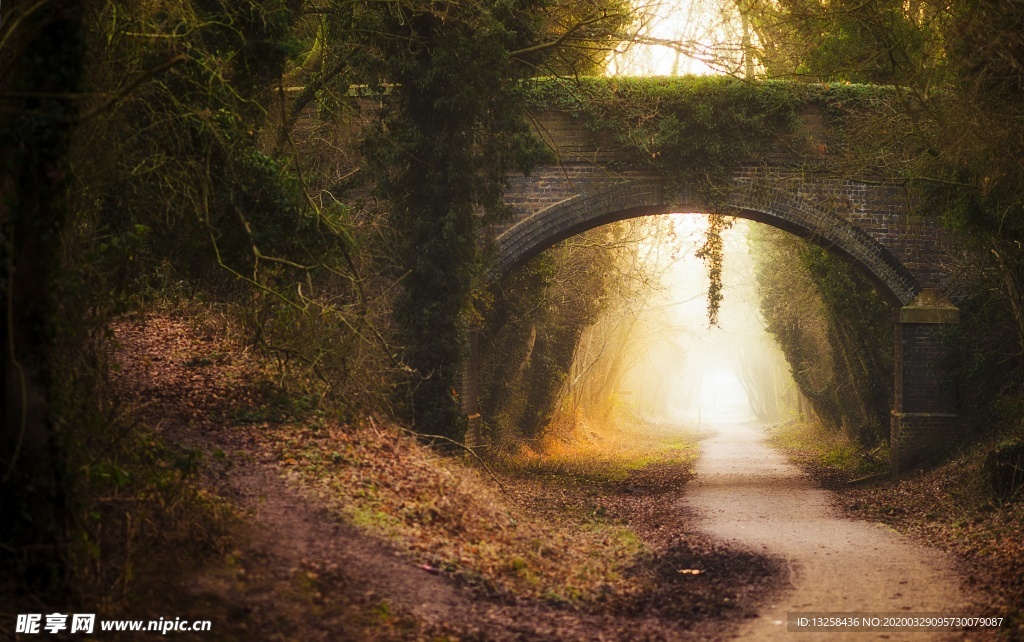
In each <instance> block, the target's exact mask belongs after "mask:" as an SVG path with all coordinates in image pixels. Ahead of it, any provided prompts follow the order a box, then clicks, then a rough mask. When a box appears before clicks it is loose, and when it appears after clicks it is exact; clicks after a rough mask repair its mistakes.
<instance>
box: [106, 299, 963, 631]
mask: <svg viewBox="0 0 1024 642" xmlns="http://www.w3.org/2000/svg"><path fill="white" fill-rule="evenodd" d="M112 330H113V333H114V336H115V338H116V342H117V344H118V348H117V354H116V360H117V363H118V365H119V373H118V374H117V375H116V376H115V378H114V381H113V385H114V388H115V390H116V393H117V395H118V396H119V397H120V399H121V400H122V403H123V404H125V405H126V406H127V407H129V408H130V409H131V413H132V415H133V416H134V418H135V420H136V421H137V422H138V423H139V425H140V426H142V427H143V430H145V431H149V432H151V433H152V434H153V435H154V438H157V439H161V440H164V441H167V442H171V443H173V444H176V445H177V446H178V447H181V448H185V449H186V451H187V452H191V453H195V459H196V460H197V461H200V462H201V464H200V465H199V466H198V469H199V471H200V473H199V475H200V476H199V483H200V484H201V485H202V486H203V487H204V488H203V491H202V492H205V493H209V495H210V496H211V497H216V498H219V499H218V500H217V501H220V502H222V503H223V504H225V505H227V506H229V507H230V510H231V512H232V513H233V514H234V515H235V516H236V518H235V519H234V521H233V526H232V527H231V528H230V532H229V533H228V536H227V543H228V545H227V547H226V548H224V549H223V550H224V551H225V554H223V555H214V556H212V557H208V558H207V560H206V563H205V564H204V565H201V566H199V567H194V566H191V565H187V566H185V567H183V568H180V569H176V570H175V572H164V573H163V574H162V575H161V573H160V572H159V571H160V570H161V569H146V568H138V569H135V571H134V573H135V578H136V579H135V584H134V586H133V590H132V591H130V593H131V595H132V597H130V598H129V599H128V601H129V603H128V604H125V605H123V608H124V611H125V613H126V614H127V613H131V615H126V616H127V617H137V618H138V617H153V618H155V617H159V616H164V617H166V616H168V615H171V616H172V617H173V616H180V617H183V618H188V619H208V620H210V621H211V622H212V623H213V627H214V630H215V635H214V636H213V637H214V638H215V639H218V640H229V641H230V640H239V641H241V640H250V639H260V640H304V641H305V640H325V641H326V640H687V639H691V640H696V639H701V640H705V639H734V638H737V637H740V638H744V639H758V640H760V639H767V638H770V637H773V636H781V635H784V631H785V628H786V627H785V625H784V623H783V620H784V618H785V612H786V611H790V610H825V611H843V610H845V611H849V610H856V609H871V610H892V611H896V612H899V611H900V610H901V609H903V610H904V612H907V611H906V609H912V611H913V612H916V611H919V610H920V609H921V608H925V607H927V608H929V609H932V608H934V609H941V610H943V611H945V610H946V609H950V608H954V607H956V608H968V606H965V605H964V604H963V602H964V600H963V599H961V596H960V594H959V592H958V589H959V580H958V578H957V575H956V573H954V572H952V571H951V570H949V569H948V568H947V566H948V564H947V562H946V561H945V558H944V557H943V556H942V555H941V554H940V553H938V552H936V551H929V550H927V549H926V548H925V547H923V546H920V545H914V544H911V543H909V542H908V541H907V540H906V539H905V538H902V537H900V536H899V535H897V534H896V533H894V532H892V531H891V530H888V529H885V528H884V527H881V526H879V525H877V524H864V523H863V522H857V521H852V520H849V519H847V518H844V517H843V516H842V515H841V514H840V512H839V511H835V510H833V509H831V508H829V504H830V502H832V501H834V497H835V496H834V495H832V494H830V493H829V492H827V491H825V490H822V489H820V488H818V487H817V486H816V485H815V484H813V483H811V482H809V481H807V480H806V479H804V478H802V476H801V475H800V474H798V473H797V472H796V469H795V468H794V467H793V466H791V465H789V464H788V463H786V462H785V460H784V457H783V456H782V455H780V454H778V453H775V452H774V451H773V450H771V449H770V448H769V447H768V446H767V445H766V443H765V440H764V435H763V430H762V429H761V428H759V427H753V426H734V427H732V428H728V427H725V429H719V430H717V431H711V432H709V433H708V434H703V435H698V434H696V433H694V432H693V431H687V430H684V429H681V428H679V427H674V426H645V427H644V429H643V430H642V431H632V432H630V431H628V430H624V431H622V432H620V433H619V434H617V435H616V434H593V435H592V436H591V437H592V438H591V439H588V440H585V443H579V444H576V445H572V444H568V445H565V444H563V445H562V446H560V447H553V448H548V449H546V451H545V452H543V453H542V452H535V453H532V454H530V453H527V456H525V457H519V458H517V459H506V460H498V461H491V463H490V464H489V465H486V466H485V465H483V464H482V463H481V462H479V461H477V460H475V459H473V458H471V457H467V456H452V455H450V454H449V455H444V454H442V453H440V452H438V451H437V450H436V449H434V448H431V447H429V446H427V445H425V444H424V443H423V441H422V440H421V439H420V438H417V437H416V436H414V435H412V434H410V433H409V431H408V430H405V429H403V428H402V427H401V426H397V425H393V424H391V423H389V422H386V421H381V420H378V419H375V418H373V417H365V418H363V420H360V421H358V422H353V423H351V424H350V423H345V422H343V421H342V420H340V419H338V418H335V417H332V416H331V415H330V413H328V412H323V411H321V410H317V409H316V404H313V403H310V402H309V400H308V399H305V398H303V397H302V396H301V395H300V396H296V395H294V394H283V393H282V392H281V391H280V388H279V386H278V385H277V382H275V380H274V372H273V368H272V367H271V365H272V364H267V363H266V362H264V361H262V360H260V359H258V358H256V357H254V356H253V355H251V354H249V353H247V352H246V351H244V350H241V349H239V348H238V346H236V345H233V344H232V343H231V341H230V340H229V337H228V335H229V334H230V333H227V332H223V331H219V330H217V329H216V328H215V327H212V326H202V325H192V324H190V323H189V322H187V321H185V320H183V319H179V318H174V317H171V316H158V315H144V316H136V317H131V318H125V319H123V320H121V321H120V322H118V323H117V324H115V325H114V327H113V328H112ZM701 440H703V441H701ZM698 442H700V443H699V444H698ZM549 446H550V445H549ZM556 446H557V445H556ZM698 451H700V452H701V453H702V454H701V457H700V458H699V459H698V457H697V453H698ZM695 475H696V479H695ZM838 497H839V498H840V500H839V501H840V502H844V501H848V498H849V497H851V496H850V495H844V494H840V495H838ZM865 505H866V504H865ZM872 521H874V522H877V521H880V520H878V519H872ZM164 570H165V571H166V569H164ZM858 582H859V584H858ZM861 584H863V585H864V587H862V588H863V590H861V588H857V587H858V586H860V585H861ZM972 592H973V591H972V590H971V589H970V587H967V591H966V593H968V594H970V593H972ZM961 614H968V615H970V614H973V615H977V614H979V613H975V612H973V611H972V612H971V613H961ZM178 635H179V637H180V638H181V639H190V638H189V637H188V635H187V634H178ZM803 635H804V636H807V637H808V638H809V639H817V637H816V636H815V635H814V634H803ZM210 637H211V636H210V634H197V635H196V636H195V638H194V639H197V640H198V639H210ZM832 637H833V636H832V635H831V634H825V637H824V638H822V639H831V638H832ZM881 637H883V638H887V639H897V637H898V636H892V635H888V636H887V635H882V636H881ZM941 637H942V636H941V635H937V634H931V635H928V634H924V635H921V634H917V635H916V637H915V639H940V638H941ZM953 637H956V638H957V639H962V638H968V639H979V638H978V636H976V635H973V634H968V635H963V634H954V635H953Z"/></svg>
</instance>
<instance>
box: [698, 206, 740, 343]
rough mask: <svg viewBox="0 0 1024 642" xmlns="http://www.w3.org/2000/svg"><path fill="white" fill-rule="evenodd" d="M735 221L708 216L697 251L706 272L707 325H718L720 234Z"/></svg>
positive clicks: (719, 303)
mask: <svg viewBox="0 0 1024 642" xmlns="http://www.w3.org/2000/svg"><path fill="white" fill-rule="evenodd" d="M733 222H735V219H733V218H732V217H727V216H722V215H721V214H708V229H707V231H706V232H705V233H704V244H703V245H701V246H700V248H698V249H697V253H696V255H697V258H698V259H700V260H701V261H703V262H704V267H705V268H707V271H708V323H709V324H711V325H718V311H719V309H720V308H721V307H722V299H723V298H725V297H724V295H723V294H722V254H723V252H722V250H723V243H722V232H724V231H725V230H727V229H729V228H730V227H732V224H733Z"/></svg>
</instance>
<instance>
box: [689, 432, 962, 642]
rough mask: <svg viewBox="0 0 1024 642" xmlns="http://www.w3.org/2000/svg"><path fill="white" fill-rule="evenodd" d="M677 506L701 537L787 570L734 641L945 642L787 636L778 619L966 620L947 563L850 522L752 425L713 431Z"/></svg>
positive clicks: (926, 636)
mask: <svg viewBox="0 0 1024 642" xmlns="http://www.w3.org/2000/svg"><path fill="white" fill-rule="evenodd" d="M711 430H712V431H713V435H712V436H711V437H709V438H708V439H707V440H706V441H705V442H704V444H703V453H702V455H701V458H700V460H699V462H698V464H697V476H696V479H695V480H694V482H691V484H690V488H689V492H688V494H687V497H688V500H687V504H688V505H689V506H690V507H691V508H692V509H694V510H696V511H697V513H698V514H700V515H701V516H702V517H703V519H704V529H705V530H706V532H707V533H708V534H709V535H711V536H713V537H717V538H721V539H722V540H724V541H725V542H727V543H732V544H736V545H739V546H743V547H746V548H748V549H750V550H752V551H757V552H760V553H765V554H769V555H778V556H781V557H782V558H784V559H786V560H787V561H788V565H789V569H790V584H791V589H790V590H789V591H785V592H783V593H782V594H781V595H779V596H778V598H777V599H776V600H774V603H773V604H767V605H765V606H764V607H763V608H761V609H760V612H759V614H758V617H757V618H755V619H752V620H750V621H749V622H748V623H746V624H745V625H744V626H743V627H742V628H741V629H740V631H739V633H738V639H744V640H773V639H783V638H786V637H792V636H799V637H800V639H801V640H814V639H828V640H835V639H858V640H865V639H889V640H902V639H913V640H945V639H964V634H963V633H953V634H946V633H922V632H917V633H885V634H881V633H849V634H847V635H846V636H840V635H837V634H835V633H796V632H793V633H787V630H786V629H787V627H786V617H787V616H786V614H787V612H887V613H906V614H914V613H918V614H919V613H926V612H934V613H937V612H941V613H947V614H960V615H971V614H972V613H970V611H968V610H966V608H965V606H964V605H965V604H966V599H965V597H964V596H963V595H962V594H961V592H960V590H959V584H960V583H959V578H958V577H957V576H956V574H955V573H954V572H953V571H952V570H951V567H950V560H949V559H948V558H947V557H946V556H944V555H942V554H941V553H940V552H938V551H935V550H932V549H927V548H925V547H922V546H919V545H916V544H913V543H911V542H910V541H908V540H907V539H905V538H903V537H902V536H900V535H899V534H897V533H896V532H894V531H892V530H891V529H889V528H887V527H885V526H883V525H881V524H870V523H867V522H859V521H853V520H850V519H848V518H846V517H844V516H842V515H840V514H839V513H838V511H837V510H835V509H834V508H833V507H832V506H831V503H830V494H829V493H828V491H826V490H823V489H821V488H820V487H818V486H817V485H816V484H814V483H813V482H811V481H809V480H807V479H805V478H804V476H803V475H802V474H801V473H800V471H799V470H798V469H797V468H796V467H795V466H793V465H791V464H790V463H788V461H787V460H786V458H785V457H784V456H783V455H781V454H779V453H777V452H775V451H774V450H772V449H771V448H770V447H769V446H768V445H767V444H766V443H765V435H764V428H763V427H762V426H758V425H755V424H727V425H719V426H714V427H712V429H711Z"/></svg>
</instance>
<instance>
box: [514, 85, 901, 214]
mask: <svg viewBox="0 0 1024 642" xmlns="http://www.w3.org/2000/svg"><path fill="white" fill-rule="evenodd" d="M521 91H522V92H524V94H525V96H526V102H527V104H528V106H529V107H530V108H531V109H534V110H538V111H548V110H554V111H563V112H568V113H571V114H573V115H575V116H577V117H579V118H581V119H582V121H583V122H584V123H585V124H586V125H587V126H588V127H589V128H591V129H593V130H595V131H596V130H610V131H611V132H612V134H613V135H614V137H615V139H616V141H618V142H619V143H622V144H623V145H628V146H629V147H631V148H633V149H635V150H636V152H637V153H638V155H639V156H640V157H641V158H643V159H646V160H648V161H649V162H650V163H651V165H652V167H653V168H655V169H656V170H657V171H659V172H661V173H663V174H664V175H665V176H666V177H668V178H669V180H670V181H672V182H676V183H678V184H686V185H688V186H690V187H691V188H696V189H698V190H700V191H701V192H703V195H704V196H705V197H707V198H708V199H709V200H713V199H714V197H715V195H716V194H721V193H723V192H724V189H725V188H727V187H728V182H729V180H730V178H731V175H732V171H733V170H734V169H735V168H736V167H737V166H739V165H741V164H744V163H751V162H758V161H760V160H763V158H764V155H765V153H766V150H772V149H775V148H777V145H776V143H777V141H778V140H779V139H780V138H781V137H785V136H787V135H791V134H793V133H794V132H795V131H796V130H797V128H798V127H799V126H800V125H801V123H802V118H801V116H802V115H803V114H804V113H806V112H808V111H809V110H815V109H816V110H818V111H819V112H820V113H821V114H822V122H823V124H824V126H825V127H826V128H827V129H828V130H829V132H830V133H832V134H834V136H832V137H831V138H832V139H834V140H837V141H843V138H844V137H843V136H842V135H841V134H842V132H843V130H844V129H845V128H846V126H847V124H848V123H849V122H850V120H851V119H854V118H856V119H863V117H865V116H870V115H871V114H877V113H879V110H880V109H881V108H883V107H887V108H889V109H891V108H892V107H893V105H894V104H896V103H898V102H899V101H898V100H897V99H898V98H899V94H898V91H897V90H896V89H895V88H893V87H884V86H876V85H853V84H847V83H842V84H807V83H796V82H789V81H767V82H748V81H744V80H739V79H735V78H731V77H723V76H676V77H653V78H633V77H618V78H605V77H582V78H573V79H566V78H549V79H535V80H532V81H529V82H527V83H524V84H523V85H522V89H521ZM793 140H794V141H795V142H796V143H798V144H800V142H801V141H800V140H799V138H798V137H797V138H794V139H793ZM805 142H806V141H805ZM840 146H844V147H845V146H846V145H845V144H843V143H842V142H841V143H840ZM798 151H803V152H804V153H807V154H808V155H813V154H814V153H815V152H816V151H818V150H813V149H804V150H798ZM830 151H838V150H830Z"/></svg>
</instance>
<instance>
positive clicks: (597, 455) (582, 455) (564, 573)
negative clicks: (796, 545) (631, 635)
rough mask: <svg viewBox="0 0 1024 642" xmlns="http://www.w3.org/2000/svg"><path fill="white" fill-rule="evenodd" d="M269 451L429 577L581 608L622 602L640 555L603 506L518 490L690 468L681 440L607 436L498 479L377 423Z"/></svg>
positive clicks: (306, 433) (536, 457)
mask: <svg viewBox="0 0 1024 642" xmlns="http://www.w3.org/2000/svg"><path fill="white" fill-rule="evenodd" d="M267 446H268V447H270V448H272V449H274V452H275V455H276V457H277V459H278V460H279V461H280V462H281V463H282V465H284V466H285V467H287V468H288V469H289V471H290V472H289V476H290V477H291V478H292V479H293V480H295V481H297V482H299V483H300V484H302V485H303V486H305V487H307V488H309V489H310V490H311V491H313V492H314V493H315V494H317V495H319V496H320V497H321V498H322V499H323V500H325V501H327V502H328V503H329V504H330V505H331V506H332V507H333V509H334V510H335V511H337V512H338V513H339V514H340V515H342V516H343V517H344V518H345V519H346V520H347V521H349V522H351V523H353V524H354V525H356V526H357V527H359V528H360V529H362V530H363V531H364V532H367V533H369V534H372V535H376V536H384V537H386V538H390V539H392V540H394V541H396V542H398V543H399V544H400V545H401V546H402V547H404V548H405V550H406V551H407V552H408V553H409V554H411V555H412V556H414V557H415V558H416V559H417V560H419V561H420V562H421V563H422V564H423V565H424V570H427V571H429V572H445V573H449V574H451V575H453V576H456V577H459V578H461V579H462V580H464V581H466V582H468V583H470V584H474V585H477V586H479V587H481V588H483V589H484V590H486V591H488V592H493V593H497V594H503V595H517V596H529V597H535V598H540V599H544V600H547V601H551V602H555V603H562V602H567V603H574V604H579V605H584V604H587V603H591V602H593V601H594V600H596V599H598V598H599V597H600V596H602V595H607V594H610V593H616V592H621V591H622V589H623V587H624V585H625V583H627V582H628V580H627V579H625V577H624V575H625V571H626V569H627V568H629V567H630V566H631V565H632V564H634V563H636V561H637V559H638V556H639V555H640V554H642V553H643V552H644V551H645V545H644V543H643V542H642V540H641V539H640V538H639V537H638V536H637V535H636V533H634V532H633V531H632V530H630V528H628V527H627V526H626V525H624V524H622V523H620V522H619V521H618V520H616V519H614V518H613V517H611V516H609V515H607V514H606V512H605V511H604V510H603V509H602V508H601V507H600V506H599V505H597V504H596V503H595V504H592V505H587V506H575V507H561V506H550V507H549V508H550V509H551V510H545V509H544V508H543V507H539V508H538V507H536V506H527V505H526V503H527V501H526V500H527V498H529V497H533V496H535V493H534V492H532V491H531V490H529V489H526V488H524V487H523V484H524V483H528V482H529V481H530V480H531V479H537V478H542V479H543V480H544V482H545V483H547V484H556V485H557V484H559V483H563V484H574V483H577V484H578V483H581V482H583V483H586V484H590V485H600V484H611V483H616V482H622V481H624V480H626V479H627V476H628V473H629V472H630V471H632V470H638V469H641V468H644V467H646V466H649V465H652V464H655V463H679V464H684V465H686V464H688V463H690V462H691V461H692V459H693V457H694V450H693V447H692V442H690V441H688V440H687V439H686V437H685V436H680V435H671V436H670V435H668V434H667V433H666V434H655V435H654V436H652V437H650V438H648V439H638V438H637V435H621V436H617V437H613V436H610V435H606V436H605V437H604V438H603V439H601V440H598V439H593V440H592V441H589V443H577V444H561V445H555V444H551V445H550V447H549V448H548V449H545V450H543V451H539V452H538V451H532V450H531V451H525V450H524V452H523V454H521V455H519V456H516V457H508V458H505V459H503V460H501V461H500V462H495V463H494V464H493V465H492V467H493V468H494V470H491V468H484V467H483V466H482V465H481V464H480V463H478V462H476V460H473V459H469V458H459V457H444V456H441V455H439V454H437V453H436V452H434V451H433V450H431V449H430V448H428V447H425V446H424V445H423V444H421V443H420V441H419V440H418V439H417V438H416V437H414V436H413V435H411V434H409V433H408V432H407V431H405V430H403V429H402V428H401V427H399V426H396V425H389V424H384V423H378V422H376V421H373V420H369V421H367V422H366V423H365V424H362V425H360V426H359V427H353V426H341V425H332V424H327V425H322V426H319V427H316V426H313V427H310V426H306V427H300V426H285V427H281V428H280V429H277V430H274V431H272V432H271V433H269V436H268V441H267ZM495 473H496V477H494V478H491V477H489V475H491V474H495ZM495 482H497V483H495ZM499 484H500V486H499ZM563 508H570V510H568V511H565V510H562V509H563Z"/></svg>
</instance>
